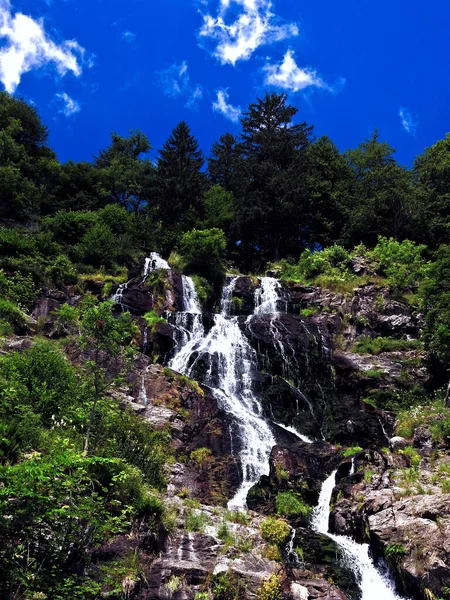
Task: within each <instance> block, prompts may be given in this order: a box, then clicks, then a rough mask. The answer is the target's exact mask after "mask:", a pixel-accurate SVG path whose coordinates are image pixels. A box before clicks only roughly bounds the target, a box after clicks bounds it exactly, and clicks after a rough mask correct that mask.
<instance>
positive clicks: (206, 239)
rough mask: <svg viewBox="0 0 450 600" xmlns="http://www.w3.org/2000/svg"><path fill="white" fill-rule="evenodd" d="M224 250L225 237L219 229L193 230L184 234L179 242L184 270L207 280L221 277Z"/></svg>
mask: <svg viewBox="0 0 450 600" xmlns="http://www.w3.org/2000/svg"><path fill="white" fill-rule="evenodd" d="M226 250H227V241H226V237H225V234H224V233H223V231H221V230H220V229H203V230H198V229H193V230H192V231H189V232H187V233H185V234H184V235H183V237H182V238H181V242H180V252H181V254H182V256H183V258H184V260H185V262H186V267H185V270H186V271H187V272H188V273H197V274H198V275H202V276H204V277H206V278H208V279H209V280H215V279H220V278H221V277H222V276H223V273H224V268H225V267H224V261H225V257H226Z"/></svg>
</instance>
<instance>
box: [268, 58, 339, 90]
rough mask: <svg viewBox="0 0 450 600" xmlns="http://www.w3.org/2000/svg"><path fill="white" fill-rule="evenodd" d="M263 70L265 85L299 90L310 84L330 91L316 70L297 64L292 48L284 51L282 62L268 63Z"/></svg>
mask: <svg viewBox="0 0 450 600" xmlns="http://www.w3.org/2000/svg"><path fill="white" fill-rule="evenodd" d="M263 70H264V71H265V73H266V79H265V83H266V84H267V85H273V86H275V87H278V88H282V89H284V90H289V91H290V92H299V91H300V90H304V89H305V88H307V87H310V86H313V87H318V88H323V89H327V90H330V91H331V87H330V86H329V85H327V84H326V83H325V82H324V80H323V79H322V78H321V77H320V76H319V75H318V73H317V71H314V69H310V68H308V67H306V68H301V67H299V66H298V65H297V63H296V61H295V58H294V51H293V50H288V51H287V52H286V54H285V55H284V59H283V62H282V63H280V64H277V65H270V64H268V65H266V66H265V67H264V68H263Z"/></svg>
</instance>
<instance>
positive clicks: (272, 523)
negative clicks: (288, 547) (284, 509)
mask: <svg viewBox="0 0 450 600" xmlns="http://www.w3.org/2000/svg"><path fill="white" fill-rule="evenodd" d="M290 534H291V528H290V527H289V524H288V523H286V521H284V520H283V519H277V518H275V517H268V518H267V519H266V520H265V521H263V522H262V523H261V536H262V537H263V539H264V540H265V541H266V542H268V543H269V544H276V545H277V546H281V545H282V544H284V543H285V542H286V541H287V540H288V539H289V536H290Z"/></svg>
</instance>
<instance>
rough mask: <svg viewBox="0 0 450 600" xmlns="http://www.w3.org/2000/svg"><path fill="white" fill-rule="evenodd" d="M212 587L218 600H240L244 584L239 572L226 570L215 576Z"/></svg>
mask: <svg viewBox="0 0 450 600" xmlns="http://www.w3.org/2000/svg"><path fill="white" fill-rule="evenodd" d="M211 589H212V592H213V594H214V598H215V599H217V600H240V599H241V598H242V597H243V593H244V584H243V582H242V580H241V578H240V577H239V575H238V574H237V573H234V572H232V571H226V572H224V573H219V574H217V575H214V576H213V579H212V585H211Z"/></svg>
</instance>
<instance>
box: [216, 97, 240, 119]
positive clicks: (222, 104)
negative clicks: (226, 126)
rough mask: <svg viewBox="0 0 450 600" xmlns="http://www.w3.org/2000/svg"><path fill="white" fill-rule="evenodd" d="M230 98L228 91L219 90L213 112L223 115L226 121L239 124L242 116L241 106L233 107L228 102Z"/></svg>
mask: <svg viewBox="0 0 450 600" xmlns="http://www.w3.org/2000/svg"><path fill="white" fill-rule="evenodd" d="M229 98H230V96H229V94H228V92H227V91H226V90H218V92H217V100H216V102H213V110H214V111H215V112H218V113H221V114H222V115H223V116H224V117H225V118H226V119H229V120H230V121H233V123H237V122H238V121H239V119H240V118H241V115H242V110H241V107H240V106H233V105H232V104H230V103H229V102H228V100H229Z"/></svg>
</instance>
